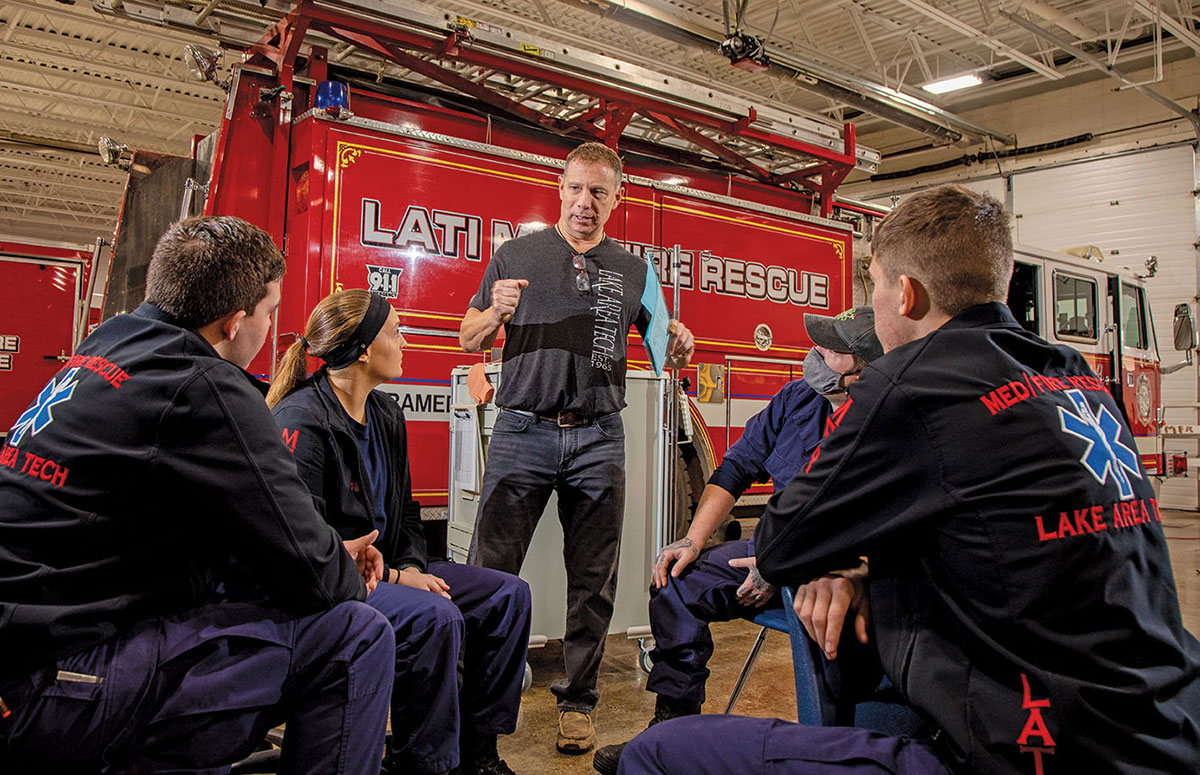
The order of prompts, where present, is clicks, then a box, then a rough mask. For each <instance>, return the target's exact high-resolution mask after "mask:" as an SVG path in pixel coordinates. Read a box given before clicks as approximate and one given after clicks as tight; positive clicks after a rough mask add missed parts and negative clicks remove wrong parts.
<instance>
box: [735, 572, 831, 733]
mask: <svg viewBox="0 0 1200 775" xmlns="http://www.w3.org/2000/svg"><path fill="white" fill-rule="evenodd" d="M780 595H781V596H782V597H783V607H782V608H769V609H767V610H765V611H761V612H760V613H758V614H756V615H755V616H754V618H753V619H751V621H752V622H754V623H755V624H757V625H759V626H760V627H762V629H761V630H759V632H758V637H757V638H756V639H755V641H754V645H753V646H752V647H751V648H750V654H749V656H747V657H746V663H745V664H744V665H742V672H741V673H740V674H738V678H737V681H736V682H735V683H734V685H733V691H732V692H730V693H729V703H728V704H727V705H726V706H725V712H726V713H733V709H734V708H735V707H736V706H737V702H738V699H739V698H740V697H741V696H742V690H743V689H745V688H746V681H748V680H749V679H750V674H751V673H752V672H754V664H755V663H756V662H757V661H758V655H759V652H760V651H762V646H763V643H765V642H766V640H767V633H768V632H770V631H771V630H775V631H776V632H785V633H787V634H788V636H789V637H790V640H791V644H792V668H793V672H794V673H795V677H796V718H797V720H798V721H799V722H800V723H801V724H812V725H815V726H828V725H831V724H833V723H834V722H835V720H836V709H835V708H834V707H833V704H832V703H831V702H829V701H828V700H826V699H824V698H823V697H822V694H823V693H821V692H819V691H818V689H817V686H818V683H817V681H816V676H817V666H816V664H815V662H814V661H813V654H812V652H811V650H810V648H809V643H810V641H809V638H808V633H806V632H805V631H804V626H803V625H802V624H800V617H798V616H796V610H795V608H794V607H793V605H792V603H793V601H794V592H793V590H792V588H791V587H784V588H782V589H781V590H780Z"/></svg>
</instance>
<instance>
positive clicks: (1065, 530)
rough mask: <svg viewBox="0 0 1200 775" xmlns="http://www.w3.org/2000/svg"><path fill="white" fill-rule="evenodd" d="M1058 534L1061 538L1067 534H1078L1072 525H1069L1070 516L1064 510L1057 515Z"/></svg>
mask: <svg viewBox="0 0 1200 775" xmlns="http://www.w3.org/2000/svg"><path fill="white" fill-rule="evenodd" d="M1058 534H1059V535H1060V536H1062V537H1063V538H1066V537H1067V536H1068V535H1078V533H1076V532H1075V528H1074V526H1072V525H1071V518H1070V517H1068V516H1067V515H1066V513H1065V512H1064V513H1062V514H1060V515H1059V517H1058Z"/></svg>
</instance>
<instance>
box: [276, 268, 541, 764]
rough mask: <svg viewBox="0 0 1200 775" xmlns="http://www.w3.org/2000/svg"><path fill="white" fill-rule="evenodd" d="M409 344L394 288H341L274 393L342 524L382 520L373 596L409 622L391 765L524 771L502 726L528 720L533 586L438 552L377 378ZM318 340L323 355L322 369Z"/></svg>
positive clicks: (309, 328)
mask: <svg viewBox="0 0 1200 775" xmlns="http://www.w3.org/2000/svg"><path fill="white" fill-rule="evenodd" d="M406 344H407V343H406V342H405V341H404V336H403V334H401V333H400V318H399V316H398V315H397V314H396V311H395V310H394V309H392V307H391V305H390V304H388V302H387V301H386V300H385V299H383V298H382V297H380V296H376V295H373V294H370V293H368V292H367V291H365V290H360V289H355V290H346V291H339V292H337V293H334V294H333V295H331V296H328V297H326V298H325V299H323V300H322V301H321V302H320V303H319V304H317V306H316V308H315V309H314V310H313V312H312V315H311V316H310V317H309V319H308V324H307V325H306V326H305V330H304V336H302V337H300V339H299V341H297V342H296V343H295V344H293V345H292V346H291V347H290V348H289V349H288V351H287V353H285V354H284V357H283V361H282V362H281V364H280V368H279V373H278V375H277V377H276V379H275V384H274V385H272V387H271V392H270V393H269V394H268V396H267V403H268V404H270V405H271V406H272V407H273V408H274V413H275V421H276V422H277V423H278V425H279V427H280V428H281V429H282V431H283V439H284V443H285V444H286V445H287V446H288V448H289V449H291V450H292V452H293V453H294V454H295V458H296V466H297V468H298V469H299V471H300V478H301V479H303V480H304V483H305V484H307V485H308V488H309V490H311V491H312V495H313V500H314V502H315V503H316V504H317V508H318V510H320V511H321V513H322V515H323V516H324V517H325V520H326V521H327V522H329V524H331V525H332V526H333V527H334V528H335V529H336V530H337V531H338V532H339V533H341V534H343V535H351V534H353V535H359V534H361V533H363V532H368V531H370V530H372V529H374V530H378V531H379V536H380V537H379V539H378V541H377V542H376V546H377V547H378V548H379V550H380V552H382V553H383V559H384V563H385V566H384V570H383V583H381V584H380V585H379V586H378V587H377V588H376V589H375V591H373V592H372V593H371V594H370V595H368V596H367V605H369V606H372V607H373V608H375V609H377V610H378V611H380V612H382V613H383V614H385V615H386V616H387V618H388V620H389V621H390V622H391V623H392V626H393V628H394V629H395V633H396V677H395V682H394V683H393V684H392V716H391V720H392V743H391V750H389V751H388V753H387V757H386V759H385V762H384V768H383V769H384V772H385V773H392V772H395V773H405V774H406V775H407V774H408V773H426V772H446V771H451V770H453V771H455V772H459V773H462V775H511V773H512V770H510V769H509V768H508V766H507V765H506V764H505V763H504V761H503V760H501V759H500V757H499V755H498V754H497V751H496V736H497V735H498V734H509V733H511V732H512V731H513V730H514V729H516V723H517V712H518V711H519V710H520V706H521V682H522V679H523V678H524V676H525V650H526V646H527V644H528V642H529V613H530V598H529V586H528V585H527V584H526V583H525V582H524V581H522V580H521V579H519V578H518V577H516V576H513V575H511V574H509V573H503V572H501V571H497V570H489V569H487V568H477V567H474V566H472V565H458V564H455V563H451V562H446V561H445V560H441V559H433V558H430V557H429V555H428V553H427V552H426V549H425V537H424V532H423V530H422V527H421V505H420V504H419V503H417V502H416V501H415V500H413V497H412V477H411V473H410V470H409V465H408V459H409V458H408V434H407V431H406V429H405V424H404V411H403V410H402V409H401V408H400V407H399V405H397V403H396V402H395V401H394V400H392V398H391V397H389V396H388V395H387V394H385V393H382V392H380V391H377V390H375V388H376V387H378V386H379V385H381V384H384V383H386V382H391V381H392V380H395V379H399V378H400V376H401V374H403V371H404V369H403V361H404V348H405V346H406ZM306 354H311V355H313V356H315V357H317V358H318V359H320V360H321V361H322V362H323V365H322V366H321V368H319V369H318V370H317V372H316V373H315V374H313V375H312V376H311V377H309V378H306V376H305V375H306V372H307V358H306ZM460 749H461V755H460ZM456 768H457V769H456Z"/></svg>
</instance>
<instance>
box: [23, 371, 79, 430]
mask: <svg viewBox="0 0 1200 775" xmlns="http://www.w3.org/2000/svg"><path fill="white" fill-rule="evenodd" d="M77 371H79V369H78V368H74V369H71V370H70V371H68V372H67V373H66V374H64V375H63V376H62V379H61V380H55V379H51V380H50V382H49V383H47V385H46V387H44V388H42V392H41V393H40V394H39V395H38V397H37V400H36V401H34V402H33V406H31V407H29V408H28V409H26V410H25V413H24V414H22V415H21V416H20V417H18V418H17V424H16V425H14V426H13V427H12V433H10V434H9V436H8V443H9V444H11V445H12V446H14V447H15V446H17V445H18V444H20V443H21V440H22V439H24V438H25V434H26V433H27V432H28V433H29V435H30V436H36V435H37V434H38V433H39V432H40V431H41V430H42V429H43V428H45V427H46V426H47V425H49V424H50V423H52V422H54V413H53V409H54V406H55V405H56V404H61V403H63V402H64V401H66V400H68V399H70V398H71V394H73V393H74V392H75V386H76V385H78V384H79V382H78V381H77V380H76V379H75V373H76V372H77Z"/></svg>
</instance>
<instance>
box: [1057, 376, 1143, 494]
mask: <svg viewBox="0 0 1200 775" xmlns="http://www.w3.org/2000/svg"><path fill="white" fill-rule="evenodd" d="M1065 395H1066V396H1067V398H1068V399H1070V401H1071V403H1072V404H1074V405H1075V409H1076V410H1077V411H1078V412H1079V413H1078V414H1077V415H1076V414H1071V413H1070V412H1068V411H1067V410H1066V409H1065V408H1063V407H1061V406H1060V407H1058V416H1059V419H1060V420H1061V422H1062V429H1063V430H1064V431H1066V432H1067V433H1069V434H1071V435H1072V436H1076V437H1078V438H1080V439H1083V440H1084V441H1086V442H1087V448H1086V449H1084V451H1083V457H1081V458H1079V462H1080V463H1082V464H1083V467H1084V468H1086V469H1087V470H1088V472H1089V473H1090V474H1091V475H1092V476H1094V477H1095V478H1096V481H1097V482H1099V483H1100V484H1104V483H1105V482H1107V481H1108V476H1109V474H1112V478H1113V479H1114V480H1115V481H1116V483H1117V489H1118V490H1120V492H1121V500H1123V501H1127V500H1130V499H1132V498H1133V482H1132V481H1130V479H1129V474H1133V475H1134V476H1136V477H1137V478H1138V479H1141V478H1142V469H1141V466H1140V465H1138V456H1137V453H1136V452H1134V451H1133V450H1132V449H1130V448H1129V447H1127V446H1125V445H1124V444H1122V443H1121V430H1122V426H1121V421H1120V420H1118V419H1117V418H1116V417H1114V416H1113V414H1112V412H1110V411H1108V407H1106V406H1105V405H1104V404H1100V411H1099V412H1092V408H1091V406H1089V405H1088V402H1087V399H1086V398H1084V396H1083V391H1082V390H1067V391H1065Z"/></svg>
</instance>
